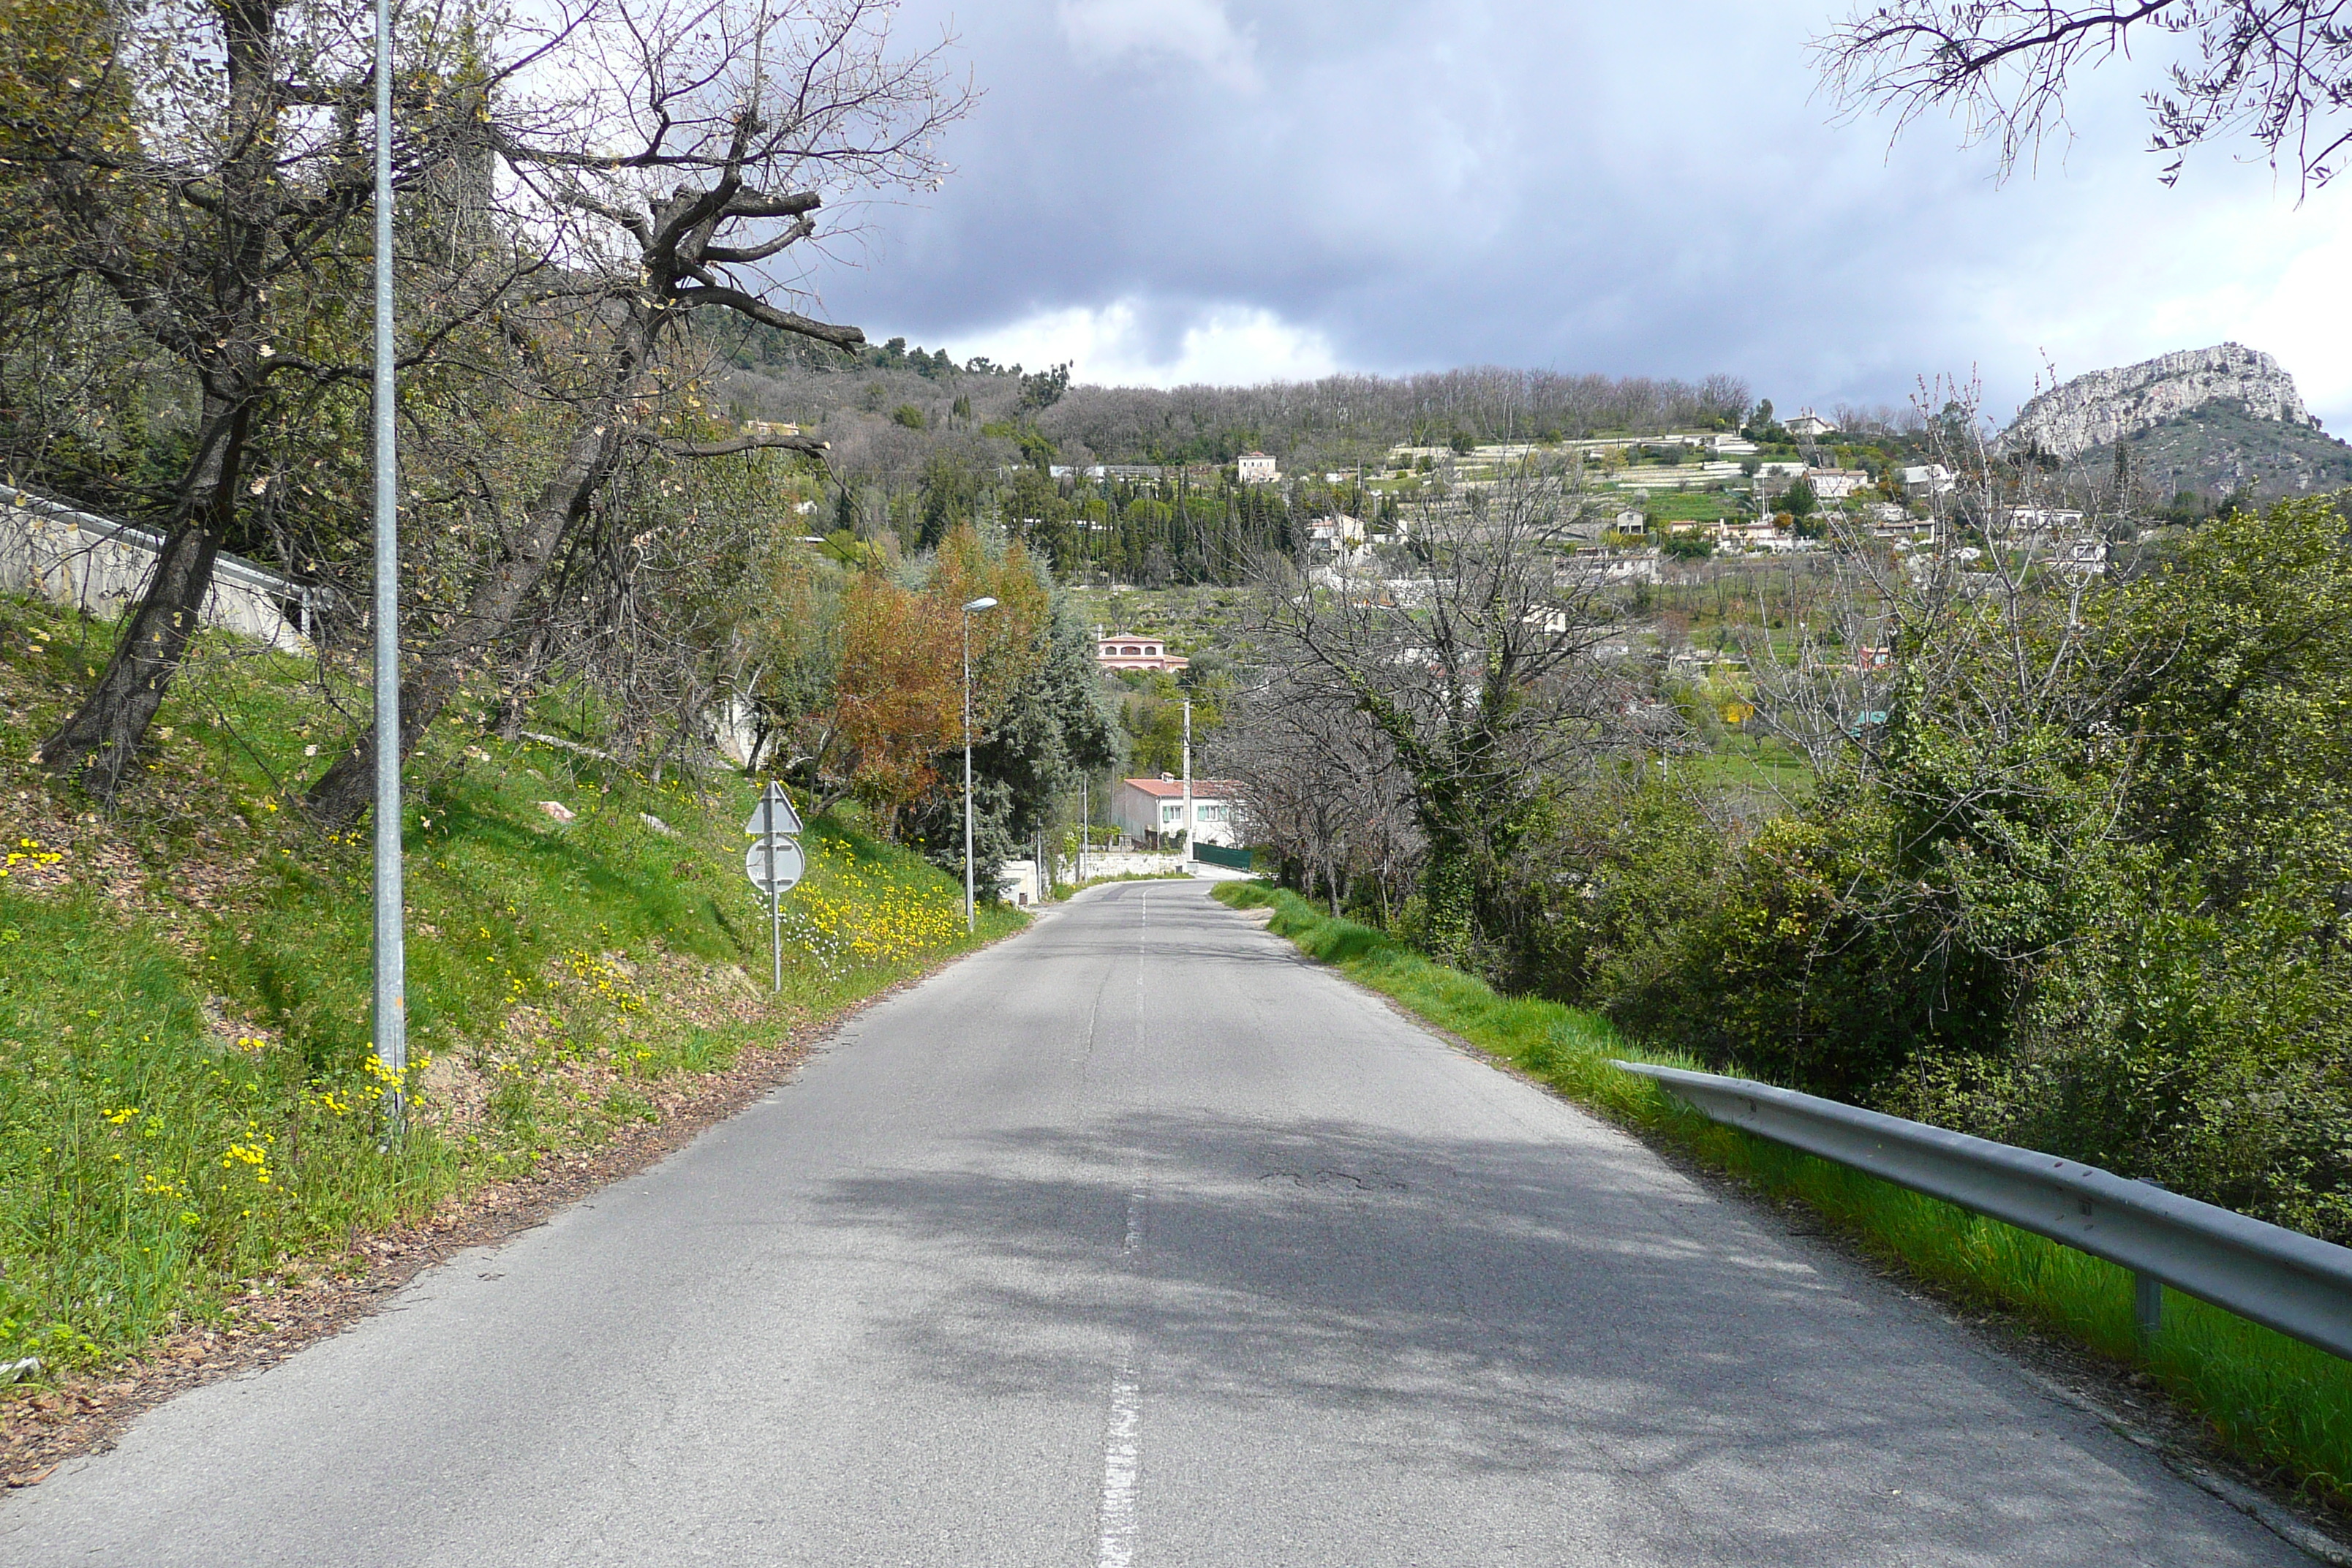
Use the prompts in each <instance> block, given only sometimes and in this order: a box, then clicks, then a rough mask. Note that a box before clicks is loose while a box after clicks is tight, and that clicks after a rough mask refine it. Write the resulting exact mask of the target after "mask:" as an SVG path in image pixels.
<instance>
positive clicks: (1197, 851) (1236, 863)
mask: <svg viewBox="0 0 2352 1568" xmlns="http://www.w3.org/2000/svg"><path fill="white" fill-rule="evenodd" d="M1192 858H1194V859H1195V860H1206V861H1207V862H1208V863H1209V864H1210V865H1212V866H1229V867H1231V868H1233V869H1234V870H1236V871H1246V870H1248V869H1250V868H1252V867H1253V866H1254V865H1255V864H1256V856H1255V853H1254V852H1253V851H1251V850H1248V849H1228V848H1226V847H1224V846H1223V845H1222V844H1195V845H1194V846H1192Z"/></svg>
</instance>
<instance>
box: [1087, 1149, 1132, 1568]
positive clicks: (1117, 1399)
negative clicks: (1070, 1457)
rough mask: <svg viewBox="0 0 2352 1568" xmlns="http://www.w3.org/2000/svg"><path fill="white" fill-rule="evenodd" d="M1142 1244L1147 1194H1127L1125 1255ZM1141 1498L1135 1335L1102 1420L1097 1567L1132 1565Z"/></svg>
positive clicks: (1125, 1348) (1122, 1352) (1121, 1355)
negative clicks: (1107, 1411)
mask: <svg viewBox="0 0 2352 1568" xmlns="http://www.w3.org/2000/svg"><path fill="white" fill-rule="evenodd" d="M1142 1248H1143V1194H1141V1193H1140V1192H1134V1193H1129V1194H1127V1235H1126V1237H1124V1238H1122V1239H1121V1241H1120V1243H1119V1248H1118V1250H1119V1253H1120V1255H1121V1256H1122V1257H1125V1258H1129V1259H1130V1260H1131V1259H1133V1258H1134V1257H1135V1256H1136V1254H1137V1253H1138V1252H1139V1251H1141V1250H1142ZM1142 1497H1143V1379H1142V1376H1141V1375H1140V1374H1139V1373H1138V1372H1137V1371H1136V1353H1135V1339H1134V1337H1133V1336H1132V1335H1130V1336H1129V1337H1128V1339H1127V1340H1126V1341H1125V1342H1122V1343H1121V1344H1120V1345H1119V1347H1118V1373H1116V1374H1115V1375H1114V1376H1113V1377H1112V1378H1111V1384H1110V1414H1109V1415H1108V1416H1107V1417H1106V1418H1105V1419H1104V1422H1103V1478H1102V1509H1101V1511H1100V1513H1099V1514H1098V1515H1097V1523H1096V1527H1095V1568H1134V1563H1135V1537H1136V1530H1137V1527H1138V1525H1139V1522H1140V1521H1139V1517H1138V1516H1139V1511H1140V1504H1141V1501H1142Z"/></svg>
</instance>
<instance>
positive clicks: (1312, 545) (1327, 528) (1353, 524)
mask: <svg viewBox="0 0 2352 1568" xmlns="http://www.w3.org/2000/svg"><path fill="white" fill-rule="evenodd" d="M1363 542H1364V523H1363V520H1362V519H1361V518H1354V517H1348V516H1345V515H1340V516H1333V517H1318V518H1317V519H1316V520H1315V521H1312V522H1310V523H1308V524H1307V547H1308V548H1309V549H1313V550H1318V551H1326V552H1334V553H1337V554H1341V555H1345V554H1347V553H1348V552H1349V549H1350V548H1351V547H1359V546H1361V545H1362V543H1363Z"/></svg>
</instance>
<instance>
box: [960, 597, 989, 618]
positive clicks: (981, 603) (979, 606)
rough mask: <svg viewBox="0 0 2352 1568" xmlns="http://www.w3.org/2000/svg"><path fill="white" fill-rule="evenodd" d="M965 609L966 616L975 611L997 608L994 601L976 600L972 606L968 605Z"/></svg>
mask: <svg viewBox="0 0 2352 1568" xmlns="http://www.w3.org/2000/svg"><path fill="white" fill-rule="evenodd" d="M963 608H964V614H966V615H970V614H971V612H972V611H974V610H992V609H994V608H996V601H995V600H993V599H974V600H973V601H972V602H971V604H969V605H965V606H964V607H963Z"/></svg>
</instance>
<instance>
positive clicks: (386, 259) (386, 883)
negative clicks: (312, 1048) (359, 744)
mask: <svg viewBox="0 0 2352 1568" xmlns="http://www.w3.org/2000/svg"><path fill="white" fill-rule="evenodd" d="M392 310H393V301H392V0H376V6H375V410H374V413H375V846H374V847H375V888H374V893H375V977H374V978H375V998H374V1007H373V1017H372V1020H371V1021H372V1023H373V1026H374V1028H373V1032H374V1035H375V1058H376V1063H377V1066H378V1068H380V1069H381V1071H382V1072H383V1075H384V1079H385V1081H386V1083H387V1084H388V1086H389V1088H390V1090H391V1100H392V1125H393V1132H394V1136H395V1137H397V1136H398V1135H399V1131H400V1129H401V1126H402V1123H403V1121H404V1119H405V1117H406V1114H407V1109H408V1105H407V1101H408V1084H407V1078H408V953H407V945H406V942H405V941H404V938H403V934H402V926H403V921H402V914H403V910H402V903H403V899H402V893H401V881H400V872H401V865H400V847H401V846H400V472H399V467H398V462H397V458H398V441H397V437H396V436H395V434H394V430H395V427H394V424H393V412H394V410H393V395H394V370H393V366H394V358H393V337H392Z"/></svg>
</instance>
